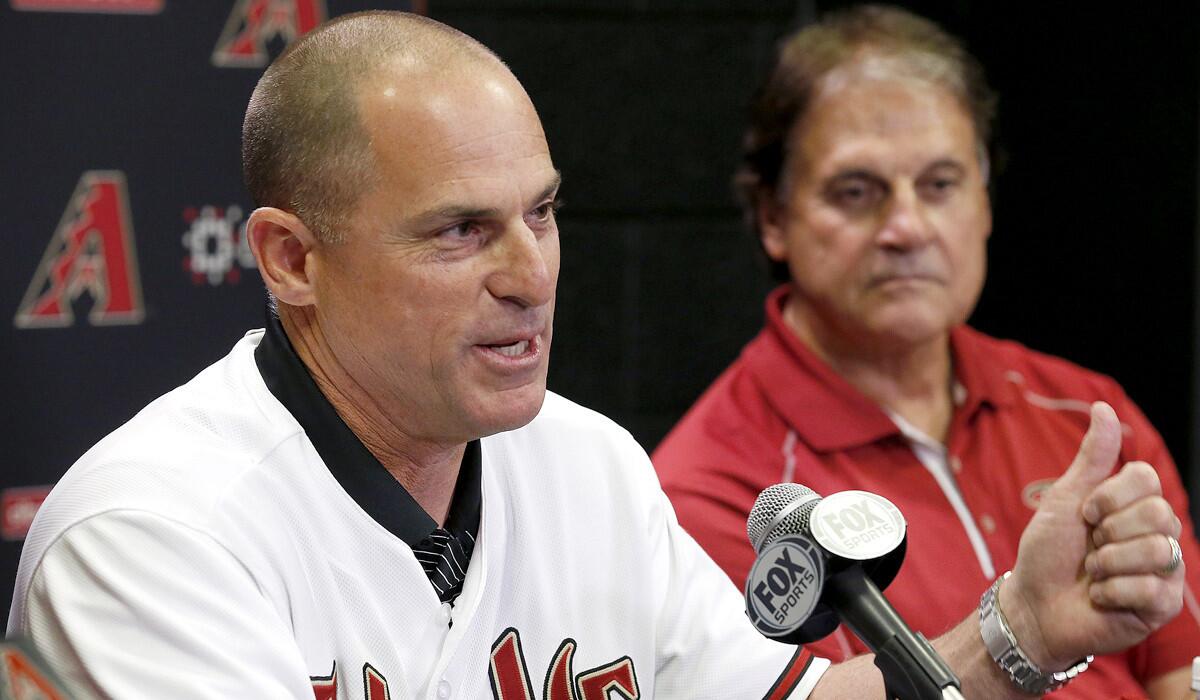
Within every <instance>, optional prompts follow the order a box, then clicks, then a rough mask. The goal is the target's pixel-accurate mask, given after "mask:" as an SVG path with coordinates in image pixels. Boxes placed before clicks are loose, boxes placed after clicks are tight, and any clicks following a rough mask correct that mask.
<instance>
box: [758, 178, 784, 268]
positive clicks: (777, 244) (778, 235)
mask: <svg viewBox="0 0 1200 700" xmlns="http://www.w3.org/2000/svg"><path fill="white" fill-rule="evenodd" d="M782 208H783V207H781V206H780V204H779V202H777V201H775V194H774V193H773V192H770V191H769V190H766V189H760V190H759V191H758V194H757V195H756V197H755V206H754V216H755V219H756V220H757V222H758V237H759V240H760V241H762V247H763V251H764V252H766V254H767V257H768V258H770V259H771V260H774V261H775V262H787V234H786V232H785V231H784V230H783V211H782Z"/></svg>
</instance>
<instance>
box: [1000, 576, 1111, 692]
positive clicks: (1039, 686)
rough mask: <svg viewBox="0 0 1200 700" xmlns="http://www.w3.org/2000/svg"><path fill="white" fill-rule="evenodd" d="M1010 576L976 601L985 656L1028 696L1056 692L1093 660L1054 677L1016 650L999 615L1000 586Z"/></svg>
mask: <svg viewBox="0 0 1200 700" xmlns="http://www.w3.org/2000/svg"><path fill="white" fill-rule="evenodd" d="M1011 575H1012V572H1011V571H1006V572H1004V575H1003V576H1001V577H1000V578H998V579H996V582H995V583H993V584H992V585H991V586H990V587H989V588H988V589H987V591H986V592H984V594H983V598H981V599H980V600H979V631H980V633H982V634H983V644H984V646H986V647H987V650H988V653H989V654H991V655H992V658H993V659H995V660H996V663H997V664H999V666H1000V669H1001V670H1002V671H1004V672H1005V673H1006V674H1008V677H1009V678H1011V679H1012V682H1013V685H1015V686H1017V688H1018V689H1020V690H1021V692H1024V693H1029V694H1030V695H1044V694H1046V693H1049V692H1050V691H1052V690H1058V689H1059V688H1061V687H1063V686H1064V685H1066V684H1067V683H1069V682H1070V681H1071V679H1072V678H1074V677H1075V676H1078V675H1079V674H1081V673H1083V672H1084V671H1086V670H1087V668H1088V666H1089V665H1090V664H1091V663H1092V658H1093V657H1092V656H1088V657H1087V658H1086V659H1084V660H1082V661H1080V662H1079V663H1077V664H1075V665H1074V666H1072V667H1070V668H1068V669H1067V670H1065V671H1055V672H1053V673H1046V672H1045V671H1043V670H1042V669H1040V668H1038V667H1037V665H1036V664H1034V663H1033V662H1032V661H1030V660H1029V657H1028V656H1026V655H1025V652H1023V651H1021V648H1020V647H1019V646H1017V639H1016V637H1014V636H1013V633H1012V630H1011V629H1009V627H1008V620H1006V619H1004V613H1003V612H1001V611H1000V601H999V598H998V593H999V591H1000V584H1001V583H1003V582H1004V580H1005V579H1007V578H1008V577H1009V576H1011Z"/></svg>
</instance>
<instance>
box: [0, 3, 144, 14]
mask: <svg viewBox="0 0 1200 700" xmlns="http://www.w3.org/2000/svg"><path fill="white" fill-rule="evenodd" d="M164 2H165V0H12V2H11V3H10V4H11V5H12V8H13V9H14V10H25V11H27V12H95V13H97V14H117V15H124V14H129V15H154V14H158V13H159V12H162V10H163V4H164Z"/></svg>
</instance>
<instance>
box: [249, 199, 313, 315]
mask: <svg viewBox="0 0 1200 700" xmlns="http://www.w3.org/2000/svg"><path fill="white" fill-rule="evenodd" d="M246 235H247V236H248V237H249V243H250V250H251V251H252V252H253V253H254V259H255V260H256V261H258V271H259V272H260V273H261V274H262V278H263V282H265V283H266V285H267V289H269V290H271V293H272V294H274V295H275V298H276V299H278V300H279V301H282V302H283V303H285V304H290V305H292V306H309V305H310V304H313V303H314V301H315V300H316V293H315V290H314V289H313V282H314V280H313V279H312V272H313V268H312V260H311V258H310V257H309V253H310V252H312V250H313V248H314V247H315V246H316V245H317V237H316V235H315V234H313V232H312V231H310V230H309V228H308V226H305V225H304V222H303V221H301V220H300V219H299V217H297V216H296V215H295V214H291V213H289V212H286V211H283V210H282V209H276V208H275V207H260V208H258V209H255V210H254V213H252V214H250V219H249V221H247V222H246Z"/></svg>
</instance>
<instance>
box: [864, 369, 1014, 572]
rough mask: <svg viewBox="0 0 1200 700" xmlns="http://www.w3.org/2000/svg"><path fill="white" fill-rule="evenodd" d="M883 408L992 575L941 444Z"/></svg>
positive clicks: (983, 545) (980, 536)
mask: <svg viewBox="0 0 1200 700" xmlns="http://www.w3.org/2000/svg"><path fill="white" fill-rule="evenodd" d="M955 388H956V389H958V386H956V387H955ZM883 410H884V412H885V413H887V414H888V417H890V418H891V419H892V422H894V423H895V424H896V427H897V428H899V429H900V432H901V433H902V434H903V435H904V437H905V438H906V439H907V440H908V444H909V446H910V447H911V448H912V451H913V454H915V455H916V456H917V459H918V460H920V462H921V464H923V465H925V469H927V470H928V471H929V473H930V474H932V475H933V479H934V481H936V482H937V484H938V486H940V487H941V488H942V493H943V494H945V495H946V500H948V501H950V505H951V506H952V507H953V508H954V512H955V513H956V514H957V515H958V519H959V521H960V522H962V526H963V530H965V531H966V533H967V539H968V540H970V541H971V547H972V548H973V549H974V550H975V557H976V559H978V560H979V568H980V570H982V571H983V577H984V578H985V579H988V580H991V579H994V578H996V566H995V565H994V564H993V563H992V554H991V552H989V551H988V548H987V543H986V542H984V540H983V534H982V533H980V532H979V526H978V525H976V524H975V516H974V515H972V513H971V509H970V508H968V507H967V503H966V501H964V500H963V497H962V493H961V492H960V491H959V490H958V482H957V481H955V479H954V474H953V472H951V471H950V465H949V462H948V460H947V458H946V447H945V445H943V444H942V443H940V442H938V441H937V440H934V439H933V438H931V437H929V436H928V435H926V434H925V433H924V432H922V431H921V430H920V429H919V428H917V427H916V426H915V425H913V424H912V423H909V422H908V421H906V420H905V419H904V418H903V417H902V416H901V415H900V414H898V413H896V412H894V411H891V410H888V409H887V408H884V409H883Z"/></svg>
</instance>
